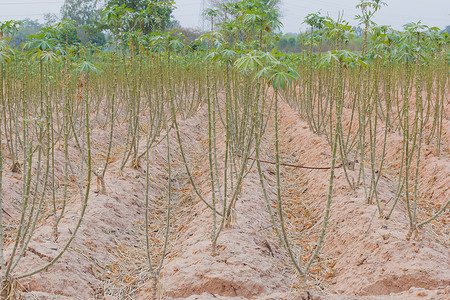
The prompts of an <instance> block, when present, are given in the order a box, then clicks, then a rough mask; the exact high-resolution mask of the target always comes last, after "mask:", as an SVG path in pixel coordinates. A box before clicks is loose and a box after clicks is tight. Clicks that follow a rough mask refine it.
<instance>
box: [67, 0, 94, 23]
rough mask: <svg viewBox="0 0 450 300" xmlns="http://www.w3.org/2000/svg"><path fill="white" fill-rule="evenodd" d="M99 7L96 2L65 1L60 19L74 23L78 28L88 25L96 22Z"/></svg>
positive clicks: (92, 0)
mask: <svg viewBox="0 0 450 300" xmlns="http://www.w3.org/2000/svg"><path fill="white" fill-rule="evenodd" d="M100 11H101V5H100V3H99V1H98V0H66V1H65V2H64V4H63V6H62V7H61V10H60V13H61V17H62V19H69V20H72V21H74V22H75V23H76V24H77V25H78V26H82V25H90V24H93V23H95V21H97V20H98V18H99V15H100Z"/></svg>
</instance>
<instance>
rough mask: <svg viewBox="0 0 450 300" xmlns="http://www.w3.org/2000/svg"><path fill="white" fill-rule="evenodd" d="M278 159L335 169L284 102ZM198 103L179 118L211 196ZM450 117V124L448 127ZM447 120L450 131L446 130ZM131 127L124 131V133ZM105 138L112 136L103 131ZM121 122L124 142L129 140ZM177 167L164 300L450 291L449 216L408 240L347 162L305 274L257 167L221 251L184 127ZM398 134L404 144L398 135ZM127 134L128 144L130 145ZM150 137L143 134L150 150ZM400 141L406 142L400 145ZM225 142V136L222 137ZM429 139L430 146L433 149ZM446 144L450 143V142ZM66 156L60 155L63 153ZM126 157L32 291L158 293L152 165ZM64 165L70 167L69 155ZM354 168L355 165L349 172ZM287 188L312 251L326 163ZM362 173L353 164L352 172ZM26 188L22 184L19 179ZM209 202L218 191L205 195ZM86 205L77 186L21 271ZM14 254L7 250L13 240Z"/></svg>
mask: <svg viewBox="0 0 450 300" xmlns="http://www.w3.org/2000/svg"><path fill="white" fill-rule="evenodd" d="M281 114H282V116H281V120H280V134H281V145H282V149H281V153H282V154H281V155H282V156H281V159H282V160H283V162H285V163H295V164H302V165H309V166H328V165H330V162H331V157H330V154H329V153H330V149H329V146H328V144H327V142H326V140H325V138H323V137H318V136H316V135H314V134H313V133H312V132H311V131H310V130H309V129H308V127H307V125H306V123H304V122H303V121H301V120H300V119H299V117H298V116H297V114H296V113H295V111H293V110H292V109H291V108H290V107H289V106H288V105H285V104H283V106H282V109H281ZM206 119H207V116H206V114H205V111H204V110H201V111H200V112H199V114H197V116H195V117H194V118H191V119H189V120H187V121H182V122H181V131H182V132H183V143H184V145H185V147H186V151H187V152H188V153H189V157H190V163H191V164H192V166H194V170H195V178H196V180H198V182H199V186H200V188H201V192H202V193H203V194H207V192H208V186H207V184H206V183H207V171H208V170H207V165H206V164H204V163H203V162H204V161H206V159H207V143H206V142H205V141H206V138H207V135H206V131H205V130H206V128H205V126H206V122H205V120H206ZM448 124H449V122H448V120H446V123H445V124H444V125H445V126H447V127H448ZM448 132H449V130H448V128H447V129H446V130H445V131H444V135H448ZM122 133H123V132H122ZM95 134H96V136H97V137H98V140H99V141H100V142H101V141H102V138H103V139H105V136H107V135H106V134H105V132H102V131H101V130H100V129H98V132H96V133H95ZM272 136H273V130H269V131H268V133H267V137H266V139H267V141H266V142H265V145H266V149H265V151H263V152H264V153H265V155H266V157H263V158H265V159H268V160H271V159H273V157H271V155H272V154H271V153H273V152H271V148H270V147H271V145H273V137H272ZM120 139H121V137H120V130H118V132H117V137H116V139H115V141H116V142H117V143H118V144H119V143H120V142H121V140H120ZM170 139H171V142H170V144H171V149H172V152H173V154H172V159H171V160H172V164H173V168H174V181H173V182H174V184H173V186H174V193H175V198H174V204H173V207H174V212H173V214H174V218H173V223H172V229H171V238H170V244H169V252H168V256H167V258H166V261H165V263H164V265H163V268H162V276H161V281H160V286H159V289H160V290H159V297H161V298H164V299H301V298H302V297H303V298H304V299H416V298H421V299H448V298H449V297H450V288H449V286H450V260H449V257H450V250H449V245H450V242H449V239H450V229H449V223H448V220H449V216H450V215H449V212H446V213H445V214H444V215H443V216H441V217H440V218H439V219H438V220H436V221H435V222H433V223H432V224H429V225H427V226H425V228H424V229H423V230H421V231H420V236H418V237H417V239H415V240H409V241H407V240H406V239H405V237H406V234H407V232H408V219H407V215H406V212H405V209H404V207H403V204H402V203H401V204H400V205H399V206H398V207H397V209H396V210H395V211H394V214H393V216H392V218H391V219H390V220H384V219H382V218H379V216H378V215H377V213H376V206H374V205H368V204H366V201H365V196H364V190H363V189H362V188H359V189H357V190H356V191H354V190H352V189H350V188H348V186H347V183H346V179H345V176H344V173H343V171H342V169H338V172H337V174H336V178H335V188H334V194H333V204H332V216H331V219H330V224H329V230H328V233H327V237H326V242H325V245H324V248H323V251H322V252H321V254H320V255H319V258H318V261H317V262H316V263H314V264H313V266H312V269H311V275H310V276H308V277H307V278H306V281H304V280H303V278H301V277H299V276H297V275H296V274H295V272H294V269H293V267H292V266H291V264H290V261H289V259H288V256H287V255H286V253H285V251H284V250H283V248H282V247H281V246H280V243H279V241H278V240H277V237H276V236H275V235H274V232H273V229H272V227H271V224H270V222H269V215H268V213H267V208H266V204H265V201H264V198H263V195H262V191H261V187H260V183H259V178H258V175H257V174H256V171H255V170H252V171H251V172H250V173H249V175H248V176H247V178H246V179H245V182H244V186H243V188H242V191H241V194H240V196H239V200H238V202H237V205H236V213H235V218H234V222H233V225H232V226H231V227H230V228H226V229H224V231H223V232H222V234H221V236H220V238H219V242H218V253H217V255H215V256H213V255H212V253H211V242H210V235H211V228H212V213H211V211H210V210H209V209H208V208H206V206H205V205H204V204H203V203H202V202H200V201H199V200H198V199H197V197H196V196H195V194H194V193H193V191H192V188H191V187H190V184H189V181H188V180H187V178H186V174H185V171H184V166H183V164H182V161H181V158H180V154H179V151H178V149H177V142H176V140H175V135H174V133H173V132H172V133H171V135H170ZM389 141H390V149H389V151H388V159H387V160H388V161H389V162H390V165H389V166H388V167H387V169H389V167H390V168H392V169H394V168H395V164H396V163H398V162H397V161H398V154H397V152H396V151H398V150H396V149H398V137H396V136H395V134H392V135H391V136H389ZM396 141H397V142H396ZM122 142H123V141H122ZM144 143H145V141H144V142H143V145H142V146H144ZM396 143H397V144H396ZM219 147H222V146H221V143H220V141H219ZM430 147H431V146H430ZM447 151H448V150H447ZM166 152H167V145H166V143H165V142H162V143H160V144H159V145H158V146H157V147H156V148H155V149H154V150H153V151H152V153H151V161H152V164H151V166H150V178H151V180H150V181H151V186H150V187H151V188H150V199H151V201H152V207H151V211H152V220H153V221H152V223H151V224H150V226H151V230H150V233H151V240H152V245H153V247H154V256H153V257H152V258H153V259H154V260H155V263H158V262H159V259H160V256H158V255H159V252H160V249H161V241H162V239H163V235H164V234H163V233H164V230H163V228H164V224H165V206H164V205H165V204H164V203H165V197H166V196H167V195H166V194H167V193H166V189H167V175H166V173H167V158H166V155H167V154H166ZM444 154H445V155H442V157H440V158H438V157H435V156H434V155H433V154H432V153H431V154H428V152H427V151H424V155H426V157H425V158H424V161H425V163H423V164H422V169H421V174H423V175H422V179H421V181H420V184H421V191H423V197H421V199H422V200H423V201H422V203H421V204H422V207H424V209H423V210H422V211H421V215H420V217H421V218H425V217H426V216H427V215H429V214H430V213H431V212H432V211H434V210H436V208H437V207H439V205H441V204H442V203H444V201H445V200H446V199H448V197H449V193H450V177H449V176H448V175H449V174H450V161H449V156H448V152H445V153H444ZM61 157H62V156H61ZM119 166H120V159H117V160H116V161H115V162H113V163H112V164H111V166H110V169H109V170H108V172H107V176H106V178H105V181H106V183H107V189H108V193H107V195H101V194H98V193H95V192H94V190H95V179H93V180H92V184H93V189H92V192H91V194H90V199H89V204H88V209H87V215H86V216H85V219H84V221H83V225H82V227H81V229H80V231H79V232H78V235H77V237H76V239H75V242H74V244H73V245H72V246H71V247H70V249H69V250H68V252H67V253H65V254H64V256H63V257H62V258H61V259H60V260H59V261H58V262H57V263H56V264H55V265H54V266H52V267H51V268H50V269H48V270H47V271H44V272H42V273H40V274H38V275H35V276H32V277H31V278H30V279H26V280H23V281H21V287H22V289H23V291H24V294H23V295H24V298H25V299H92V298H100V299H150V296H151V294H152V280H151V276H150V272H149V267H148V263H147V260H146V254H145V239H144V230H145V227H144V223H143V222H144V212H145V205H144V199H145V185H144V183H145V178H146V174H145V170H144V169H138V170H134V169H131V168H126V169H125V171H124V173H123V174H119ZM272 168H273V167H272V166H270V165H265V166H264V174H265V178H266V180H267V184H268V185H269V188H270V187H273V185H274V177H273V171H272ZM59 169H61V162H60V166H59ZM352 172H353V173H352ZM6 173H7V174H6V175H5V177H4V187H3V189H4V194H5V196H4V202H5V204H4V208H5V209H6V210H7V211H8V213H9V214H10V215H11V216H12V217H15V216H17V215H18V212H19V211H18V208H17V207H18V205H17V203H16V202H17V201H18V199H20V198H19V193H18V187H19V186H20V182H21V181H20V177H19V176H18V175H16V174H13V173H9V171H8V172H6ZM282 175H283V185H284V186H285V189H284V190H283V196H284V199H285V213H286V216H287V226H288V229H289V232H290V237H291V238H292V243H293V247H294V248H295V249H297V250H299V249H300V247H301V248H302V249H303V253H304V257H305V259H307V258H308V256H309V255H310V253H311V251H312V250H313V247H314V242H315V240H316V238H317V235H318V232H319V229H320V226H321V220H322V218H321V216H322V211H323V208H324V203H325V200H326V193H327V190H328V180H329V171H323V170H321V171H318V170H304V169H295V168H289V167H286V168H284V169H283V174H282ZM355 176H357V173H356V171H351V172H350V177H355ZM15 186H17V188H16V187H15ZM394 190H395V176H394V174H390V172H389V170H387V171H386V172H385V174H383V176H382V179H381V182H380V185H379V193H380V197H381V202H382V203H383V205H385V206H386V207H387V206H388V205H389V203H390V201H391V200H392V198H393V193H394ZM208 200H210V199H208ZM80 207H81V201H80V199H79V197H78V196H76V193H73V196H72V197H71V201H70V203H69V205H68V209H67V212H66V214H65V217H64V219H63V220H62V221H61V223H60V227H59V236H58V239H57V240H55V238H54V236H53V227H52V222H51V220H52V217H51V216H50V215H47V219H43V220H41V222H40V226H39V227H38V228H37V229H36V233H35V235H34V238H33V240H32V242H31V243H30V246H29V249H28V250H29V251H27V255H26V256H25V257H24V258H23V260H22V261H20V263H19V265H18V267H17V269H16V270H15V274H22V273H23V272H27V271H30V270H33V269H35V268H36V267H37V266H41V265H43V264H45V263H46V262H48V261H49V260H50V259H51V258H53V257H54V255H55V254H56V253H57V251H58V250H60V249H61V247H62V246H63V244H64V241H65V240H67V238H68V237H69V235H70V234H71V228H73V226H74V224H75V222H76V221H77V217H78V212H79V211H80ZM47 220H48V221H47ZM7 251H8V248H7Z"/></svg>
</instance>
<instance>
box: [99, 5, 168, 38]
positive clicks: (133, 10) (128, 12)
mask: <svg viewBox="0 0 450 300" xmlns="http://www.w3.org/2000/svg"><path fill="white" fill-rule="evenodd" d="M173 10H174V1H172V0H109V1H108V2H107V4H106V10H105V11H104V12H103V14H104V16H107V17H106V19H105V24H106V25H107V26H109V28H110V29H112V28H117V27H120V28H121V30H123V31H134V30H137V29H141V30H142V31H143V33H144V34H149V33H151V32H153V31H156V30H158V31H164V30H165V29H166V28H167V27H168V26H169V25H170V24H171V18H172V12H173ZM113 19H115V21H114V20H113ZM119 24H120V26H119Z"/></svg>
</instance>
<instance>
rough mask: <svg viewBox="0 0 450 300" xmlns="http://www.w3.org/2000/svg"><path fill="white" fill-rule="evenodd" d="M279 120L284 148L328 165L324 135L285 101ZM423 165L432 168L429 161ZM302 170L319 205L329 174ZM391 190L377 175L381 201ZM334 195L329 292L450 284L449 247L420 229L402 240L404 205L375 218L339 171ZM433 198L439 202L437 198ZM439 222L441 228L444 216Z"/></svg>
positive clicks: (393, 290) (307, 161) (375, 292)
mask: <svg viewBox="0 0 450 300" xmlns="http://www.w3.org/2000/svg"><path fill="white" fill-rule="evenodd" d="M281 120H282V122H283V125H282V128H283V130H284V131H283V134H285V135H287V136H289V137H291V138H290V140H291V141H290V145H285V146H286V148H288V149H290V150H291V151H292V156H294V157H298V158H300V161H301V163H302V164H305V165H308V164H309V165H312V164H313V165H316V166H317V165H320V166H326V165H329V164H330V158H327V155H326V153H327V152H326V149H327V147H329V146H328V145H327V143H326V140H325V138H322V139H320V138H319V137H317V136H315V135H314V134H313V133H312V132H310V131H309V130H307V129H306V128H307V125H306V123H305V122H302V121H300V120H298V117H296V114H295V112H294V111H292V110H291V108H290V107H288V106H287V105H284V106H283V116H282V119H281ZM311 146H313V147H314V151H311V148H310V147H311ZM324 154H325V155H324ZM440 163H441V164H442V165H444V166H445V167H443V168H442V169H443V172H441V173H439V174H437V175H438V177H437V181H438V182H440V183H441V182H442V181H446V180H448V177H446V176H445V172H446V169H447V168H448V167H449V166H450V163H449V162H448V161H446V159H445V158H441V160H440ZM423 168H424V169H427V168H433V165H431V166H430V165H425V166H424V167H423ZM303 174H304V181H303V182H304V184H305V187H304V189H305V190H308V191H309V195H315V198H316V200H317V201H320V202H322V203H323V202H324V199H325V198H324V197H325V191H326V187H327V184H328V178H327V177H325V176H318V174H317V171H304V172H303ZM349 176H350V177H353V178H356V177H357V176H358V174H357V172H356V171H350V172H349ZM394 188H395V187H394V186H393V184H392V181H391V180H389V179H388V178H387V177H382V179H381V181H380V183H379V186H378V192H379V197H380V199H381V202H382V203H384V204H387V203H389V201H390V200H391V199H393V198H394ZM434 189H436V190H438V191H441V193H440V194H439V195H441V196H442V195H446V193H447V192H448V186H446V187H445V188H443V185H441V184H439V185H436V186H434ZM333 197H334V199H333V204H332V214H331V215H332V216H331V218H330V220H329V222H330V225H329V232H328V233H327V238H326V242H325V245H324V249H323V255H325V256H326V257H334V258H335V259H336V260H337V262H336V265H335V267H334V270H333V272H334V274H335V276H334V278H333V279H332V280H331V286H330V291H335V292H338V293H339V294H344V295H358V296H363V295H383V297H384V296H386V295H389V294H391V293H399V292H403V291H408V290H410V288H424V289H427V290H429V289H439V288H440V289H443V288H445V287H447V286H450V261H449V259H448V257H450V250H449V249H448V247H446V246H445V245H443V243H439V242H436V241H435V240H434V239H433V238H431V237H430V235H429V234H428V233H427V231H425V230H422V231H421V235H420V237H419V240H411V241H406V239H405V238H406V235H407V233H408V224H409V223H408V222H409V221H408V219H407V213H406V210H405V208H404V207H403V206H399V207H398V208H397V209H396V210H395V211H394V214H393V215H392V217H391V218H390V219H389V220H385V219H381V218H379V215H378V213H377V208H376V206H375V205H367V204H365V200H364V199H365V198H364V193H363V189H362V188H360V189H358V190H356V191H353V190H351V189H350V188H348V187H347V185H346V178H345V176H344V173H343V170H342V169H339V170H338V171H337V174H336V178H335V188H334V194H333ZM444 199H445V198H444ZM436 202H440V203H443V202H444V201H443V199H442V197H439V199H438V200H437V201H436ZM440 221H441V222H443V224H444V226H445V224H446V221H445V215H444V216H443V217H441V219H440ZM444 228H445V227H444ZM441 233H443V234H444V236H443V237H441V238H442V239H443V240H445V239H448V238H449V235H448V234H449V232H448V227H447V231H443V232H441ZM445 234H447V235H445ZM408 297H409V296H408ZM411 297H412V296H411ZM344 299H345V298H344ZM383 299H384V298H383Z"/></svg>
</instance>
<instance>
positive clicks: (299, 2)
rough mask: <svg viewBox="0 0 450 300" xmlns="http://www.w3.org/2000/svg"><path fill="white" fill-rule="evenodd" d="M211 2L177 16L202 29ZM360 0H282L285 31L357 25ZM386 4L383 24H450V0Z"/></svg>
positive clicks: (43, 9) (2, 15)
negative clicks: (316, 21)
mask: <svg viewBox="0 0 450 300" xmlns="http://www.w3.org/2000/svg"><path fill="white" fill-rule="evenodd" d="M203 2H204V3H205V6H206V7H207V5H208V2H209V1H208V0H204V1H202V0H175V6H176V7H177V8H176V9H175V11H174V16H175V18H176V19H177V20H178V21H180V23H181V25H182V26H184V27H190V28H198V29H202V26H203V23H202V17H201V12H202V8H203ZM358 2H359V0H310V1H304V0H281V13H282V23H283V25H284V26H283V29H282V31H283V32H285V33H286V32H299V30H302V31H304V30H305V29H306V28H307V27H306V25H305V24H302V22H303V20H304V18H305V16H306V15H307V14H308V13H311V12H317V11H319V10H321V12H322V15H329V16H330V17H332V18H337V16H338V13H339V12H341V13H343V16H344V19H345V20H347V21H348V22H349V23H350V24H351V25H357V21H356V20H354V16H355V14H358V10H357V9H356V8H355V6H356V4H357V3H358ZM384 2H386V3H387V4H388V6H384V7H383V8H382V9H381V11H379V12H377V14H376V15H375V17H374V21H375V22H376V23H377V24H380V25H392V27H393V28H395V29H401V27H402V25H404V24H406V23H409V22H417V21H422V23H423V24H425V25H428V26H437V27H439V28H441V29H443V28H445V26H447V25H450V0H425V1H424V0H384ZM63 3H64V0H0V21H6V20H11V19H15V20H18V19H24V18H30V19H33V20H34V19H38V20H39V21H43V15H44V14H45V13H58V12H59V9H60V8H61V5H62V4H63Z"/></svg>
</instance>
